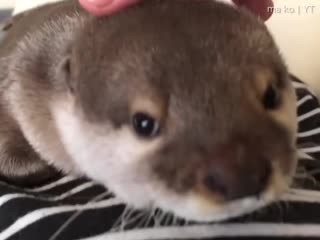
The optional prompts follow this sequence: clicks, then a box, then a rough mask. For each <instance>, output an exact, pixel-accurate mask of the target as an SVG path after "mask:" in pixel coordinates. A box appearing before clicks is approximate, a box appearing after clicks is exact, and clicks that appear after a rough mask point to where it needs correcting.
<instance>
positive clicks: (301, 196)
mask: <svg viewBox="0 0 320 240" xmlns="http://www.w3.org/2000/svg"><path fill="white" fill-rule="evenodd" d="M294 85H295V88H296V93H297V97H298V101H297V111H298V114H299V139H298V145H299V148H300V150H301V152H302V153H304V154H302V155H304V157H303V159H301V160H300V164H299V167H298V170H297V174H296V179H295V180H296V181H295V182H296V184H295V186H294V187H292V190H291V192H290V193H288V194H287V195H286V196H284V197H283V201H281V202H279V203H275V204H273V205H272V206H269V207H267V208H265V209H261V210H259V211H257V212H255V213H253V214H250V215H248V216H244V217H241V218H238V219H233V220H232V221H228V222H223V223H219V224H217V223H212V224H196V223H190V222H186V221H182V220H179V219H177V218H175V217H174V216H172V215H169V214H165V213H163V212H161V211H159V210H154V211H151V212H147V211H146V212H143V211H134V210H132V209H129V208H128V207H126V206H125V205H124V204H123V203H122V202H121V201H119V200H118V199H117V198H116V197H114V196H113V195H112V194H111V193H108V191H107V190H106V189H105V188H103V187H102V186H100V185H98V184H96V183H94V182H92V181H89V180H86V179H77V178H74V177H71V176H65V177H61V178H59V179H55V180H53V181H52V182H50V183H47V184H46V185H43V186H39V187H37V188H32V189H21V188H18V187H16V186H12V185H8V184H6V183H3V182H2V183H1V182H0V240H5V239H6V240H7V239H8V240H9V239H10V240H17V239H19V240H37V239H39V240H75V239H79V240H80V239H86V240H172V239H182V240H191V239H207V240H208V239H219V240H223V239H256V240H265V239H304V240H305V239H320V185H319V181H320V106H319V102H318V100H317V98H316V97H315V96H314V95H313V94H312V93H311V92H310V91H309V90H308V88H307V86H306V85H305V84H303V83H301V82H298V81H294Z"/></svg>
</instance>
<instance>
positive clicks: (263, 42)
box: [0, 0, 297, 221]
mask: <svg viewBox="0 0 320 240" xmlns="http://www.w3.org/2000/svg"><path fill="white" fill-rule="evenodd" d="M27 26H28V27H27ZM0 69H1V70H2V71H1V75H0V81H1V87H0V101H1V105H0V112H1V113H2V114H1V116H0V123H1V124H0V149H1V150H2V152H4V153H5V154H3V156H1V159H0V162H1V164H0V173H1V175H2V176H3V177H4V178H5V179H7V180H8V181H12V182H15V183H17V182H18V183H23V182H25V180H26V179H32V181H31V182H36V181H39V179H42V180H44V179H46V178H48V177H49V176H50V175H51V173H53V172H54V171H56V170H58V171H62V172H64V173H65V174H78V175H84V176H87V177H89V178H92V179H93V180H95V181H97V182H99V183H102V184H104V185H105V186H106V187H107V188H108V189H110V190H111V191H113V192H114V193H115V195H116V196H117V197H119V198H120V199H122V200H123V201H124V202H125V203H126V204H128V205H130V206H132V207H135V208H151V207H152V208H155V207H158V208H161V209H163V210H165V211H169V212H172V213H173V214H175V215H176V216H178V217H181V218H185V219H188V220H194V221H221V220H226V219H229V218H232V217H237V216H240V215H243V214H246V213H250V212H252V211H255V210H257V209H259V208H262V207H264V206H266V205H268V204H270V203H272V202H274V201H277V200H279V199H280V198H281V196H282V194H284V193H285V192H286V191H287V190H288V188H289V186H290V184H291V181H292V175H293V173H294V171H295V168H296V163H297V149H296V132H297V116H296V99H295V93H294V90H293V86H292V83H291V79H290V76H289V73H288V70H287V67H286V64H285V61H284V60H283V58H282V56H281V54H280V53H279V50H278V48H277V46H276V44H275V42H274V40H273V38H272V36H271V34H270V33H269V32H268V30H267V28H266V26H265V25H264V23H263V22H262V21H260V20H259V19H257V18H256V17H255V16H253V15H252V14H251V13H250V12H249V11H247V10H245V9H241V8H239V9H236V8H234V7H232V6H231V5H228V4H225V3H221V2H216V1H211V0H202V1H193V0H185V1H179V0H162V1H160V0H149V1H145V2H143V3H140V4H137V5H136V6H133V7H130V8H128V9H126V10H123V11H121V12H119V13H117V14H114V15H112V16H110V17H93V16H90V15H89V14H88V13H86V12H85V11H84V10H82V9H81V7H80V6H79V5H78V3H77V1H75V0H70V1H64V2H59V3H53V4H48V5H45V6H42V7H39V8H36V9H33V10H30V11H28V12H27V13H26V14H24V15H23V16H20V17H19V18H17V19H16V21H13V22H12V24H11V26H10V29H9V31H8V34H7V36H6V37H5V38H4V40H3V42H2V43H1V45H0ZM4 130H5V131H4ZM17 141H19V142H20V143H21V144H19V145H16V144H14V143H15V142H17ZM9 150H10V151H9ZM21 151H23V152H24V153H28V154H18V153H21ZM52 169H55V170H52Z"/></svg>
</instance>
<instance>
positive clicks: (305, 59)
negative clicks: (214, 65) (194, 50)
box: [0, 0, 320, 97]
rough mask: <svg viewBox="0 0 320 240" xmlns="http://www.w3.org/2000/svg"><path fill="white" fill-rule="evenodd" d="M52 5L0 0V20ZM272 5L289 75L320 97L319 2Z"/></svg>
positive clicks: (286, 0) (273, 27)
mask: <svg viewBox="0 0 320 240" xmlns="http://www.w3.org/2000/svg"><path fill="white" fill-rule="evenodd" d="M52 1H55V0H15V1H14V0H0V20H1V19H4V18H6V17H7V16H9V15H10V13H11V11H12V10H14V13H18V12H21V11H24V10H25V9H28V8H30V7H34V6H36V5H39V4H42V3H44V2H52ZM220 1H226V2H230V1H231V0H220ZM256 1H259V0H256ZM274 3H275V7H274V9H273V12H274V14H273V16H272V17H271V19H270V20H268V21H267V23H266V24H267V26H268V27H269V29H270V31H271V32H272V34H273V35H274V38H275V40H276V42H277V43H278V45H279V47H280V50H281V52H282V54H283V56H284V57H285V59H286V61H287V64H288V66H289V68H290V71H291V72H292V73H293V74H295V75H296V76H298V77H299V78H301V79H302V80H303V81H305V82H307V83H308V84H309V85H310V86H311V87H312V89H313V90H314V91H315V92H316V94H317V95H318V96H319V97H320V0H274ZM270 11H272V9H270Z"/></svg>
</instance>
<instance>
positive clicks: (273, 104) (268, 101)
mask: <svg viewBox="0 0 320 240" xmlns="http://www.w3.org/2000/svg"><path fill="white" fill-rule="evenodd" d="M262 101H263V106H264V108H265V109H268V110H273V109H275V108H277V107H278V106H279V104H280V97H279V93H278V92H277V90H276V89H275V87H274V86H272V85H270V86H269V87H268V88H267V90H266V92H265V93H264V96H263V100H262Z"/></svg>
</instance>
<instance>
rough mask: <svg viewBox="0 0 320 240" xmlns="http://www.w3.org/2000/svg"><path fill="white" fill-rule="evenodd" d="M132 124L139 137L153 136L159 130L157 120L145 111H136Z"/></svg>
mask: <svg viewBox="0 0 320 240" xmlns="http://www.w3.org/2000/svg"><path fill="white" fill-rule="evenodd" d="M132 124H133V128H134V130H135V132H136V133H137V134H138V135H139V136H141V137H154V136H156V135H157V134H158V133H159V130H160V125H159V122H158V121H156V120H155V119H154V118H153V117H151V116H149V115H148V114H145V113H136V114H135V115H134V116H133V119H132Z"/></svg>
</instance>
